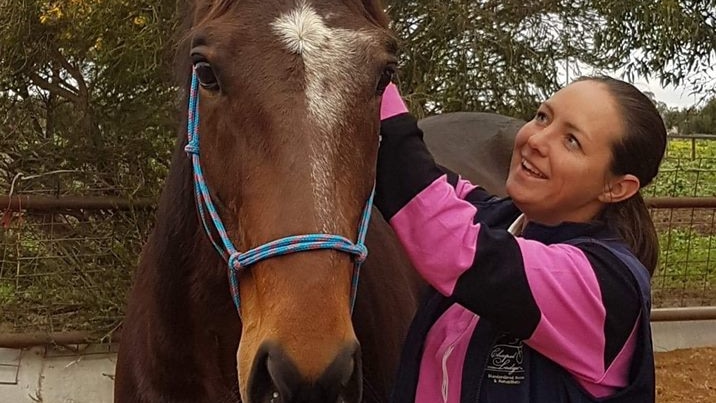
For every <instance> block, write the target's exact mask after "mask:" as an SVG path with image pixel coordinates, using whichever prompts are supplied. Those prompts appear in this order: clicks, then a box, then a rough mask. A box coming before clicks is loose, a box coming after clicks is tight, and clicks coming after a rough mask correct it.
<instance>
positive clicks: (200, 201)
mask: <svg viewBox="0 0 716 403" xmlns="http://www.w3.org/2000/svg"><path fill="white" fill-rule="evenodd" d="M187 126H188V127H187V136H188V143H187V145H186V147H185V148H184V151H186V152H187V153H188V154H190V155H191V161H192V165H193V167H194V195H195V197H196V205H197V206H198V209H199V216H200V217H201V222H202V225H203V226H204V231H205V232H206V234H207V236H208V237H209V240H210V241H211V243H212V245H214V248H215V249H216V250H217V252H219V254H220V255H221V256H222V257H223V258H224V260H226V262H227V264H228V275H229V284H230V286H231V296H232V297H233V299H234V305H236V310H237V312H239V315H241V309H240V308H241V301H240V299H239V279H238V274H239V272H240V271H241V270H244V269H248V268H249V266H251V265H252V264H254V263H256V262H259V261H261V260H264V259H267V258H270V257H274V256H281V255H287V254H289V253H295V252H303V251H308V250H317V249H336V250H339V251H341V252H345V253H349V254H352V255H355V257H354V264H355V266H354V269H353V278H352V281H351V312H353V308H354V306H355V300H356V293H357V291H358V278H359V276H360V267H361V264H362V263H363V262H364V261H365V259H366V257H367V256H368V249H367V248H366V246H365V236H366V233H367V232H368V223H369V222H370V212H371V208H372V206H373V195H374V194H375V189H374V190H373V192H371V195H370V197H369V198H368V201H367V202H366V204H365V207H364V209H363V214H362V217H361V222H360V228H359V230H358V241H357V242H356V243H355V244H354V243H353V242H351V240H349V239H347V238H345V237H342V236H339V235H331V234H307V235H295V236H288V237H285V238H281V239H277V240H275V241H272V242H269V243H266V244H263V245H261V246H258V247H256V248H254V249H251V250H249V251H247V252H239V251H238V250H236V248H235V247H234V245H233V243H232V242H231V240H230V239H229V236H228V234H227V233H226V228H225V227H224V224H223V223H222V222H221V218H220V217H219V214H218V213H217V211H216V207H214V203H213V202H212V201H211V196H210V195H209V188H208V187H207V185H206V180H205V179H204V174H203V172H202V170H201V163H200V161H199V131H198V128H199V79H198V78H197V76H196V72H194V73H193V75H192V79H191V92H190V94H189V117H188V124H187ZM206 211H208V212H209V215H210V216H211V221H212V223H213V225H214V228H215V229H216V232H217V233H218V234H219V237H220V238H221V243H222V244H223V249H222V247H221V245H219V243H218V242H216V240H215V239H214V237H213V236H212V234H211V230H210V229H209V224H208V222H207V220H206V214H205V213H206Z"/></svg>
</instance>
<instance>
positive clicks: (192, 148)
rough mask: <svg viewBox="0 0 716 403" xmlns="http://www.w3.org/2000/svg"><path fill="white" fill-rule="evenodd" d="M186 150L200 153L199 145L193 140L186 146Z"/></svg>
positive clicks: (190, 152)
mask: <svg viewBox="0 0 716 403" xmlns="http://www.w3.org/2000/svg"><path fill="white" fill-rule="evenodd" d="M184 152H186V153H187V154H194V155H199V145H198V144H195V143H194V142H191V143H189V144H187V145H186V146H185V147H184Z"/></svg>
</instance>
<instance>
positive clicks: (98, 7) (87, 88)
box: [0, 0, 176, 196]
mask: <svg viewBox="0 0 716 403" xmlns="http://www.w3.org/2000/svg"><path fill="white" fill-rule="evenodd" d="M174 11H175V10H174V4H173V3H169V2H166V1H165V2H160V3H157V2H147V1H139V2H127V1H126V0H109V1H108V0H102V1H99V0H64V1H39V0H31V1H24V0H23V1H20V0H3V1H2V2H0V15H3V22H4V23H3V24H0V108H2V111H3V114H2V116H6V118H5V121H4V122H3V123H4V124H3V125H0V149H1V150H3V152H4V153H5V154H6V156H5V158H0V168H1V169H0V173H4V176H5V178H2V179H4V181H3V182H6V186H7V184H9V182H10V181H9V178H10V177H11V176H12V175H13V174H14V173H16V172H23V173H25V174H42V173H44V172H48V171H53V170H58V169H66V170H75V171H79V172H81V173H80V174H76V175H73V176H71V177H70V176H63V177H62V178H52V180H51V181H50V182H44V183H43V181H42V180H39V181H35V182H34V183H33V185H34V186H35V187H36V188H37V187H43V186H44V187H52V188H56V187H60V188H61V192H70V191H75V192H80V193H81V192H82V190H83V189H85V190H87V189H91V188H103V189H113V190H111V191H110V193H117V192H119V193H121V194H124V195H133V196H134V195H136V196H155V195H156V193H157V189H159V188H160V187H161V186H160V184H161V180H162V179H163V177H164V175H165V174H166V165H167V159H168V154H169V150H170V149H171V145H172V144H173V139H174V127H175V123H174V116H175V115H176V114H175V107H174V99H175V97H176V95H175V92H176V89H175V88H174V87H172V85H171V74H170V72H171V63H172V60H171V59H172V58H171V54H172V52H171V46H170V40H171V38H172V32H173V31H174V29H175V26H176V23H175V19H176V17H175V16H174V14H175V13H174Z"/></svg>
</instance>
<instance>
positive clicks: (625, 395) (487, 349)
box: [392, 237, 655, 403]
mask: <svg viewBox="0 0 716 403" xmlns="http://www.w3.org/2000/svg"><path fill="white" fill-rule="evenodd" d="M584 242H589V243H598V244H600V245H603V246H604V247H606V248H608V249H609V250H610V251H611V252H612V253H613V254H614V255H615V256H616V257H618V258H619V259H620V260H621V261H622V262H624V264H625V265H626V266H627V267H628V268H629V270H630V271H631V273H632V275H633V277H634V279H635V280H636V282H637V284H638V285H639V289H640V291H641V304H642V314H641V316H640V324H639V331H638V332H639V334H638V336H637V344H636V348H635V350H634V355H633V358H632V363H631V368H630V375H629V385H628V386H627V387H625V388H624V389H621V390H620V391H618V392H617V393H615V394H613V395H611V396H609V397H607V398H602V399H595V398H593V397H591V396H590V394H589V393H587V392H586V391H585V390H584V389H583V388H582V387H581V386H580V385H579V383H578V382H577V381H576V380H575V379H574V377H573V376H572V375H571V374H569V373H568V372H567V371H566V370H564V369H563V368H562V367H560V366H559V365H557V364H556V363H554V362H553V361H551V360H550V359H548V358H547V357H545V356H543V355H542V354H540V353H538V352H536V351H534V350H532V349H531V348H530V347H529V346H527V345H524V344H522V343H521V342H520V341H518V340H515V339H514V338H511V337H510V336H509V335H506V334H504V333H503V332H501V331H500V330H499V329H497V328H496V327H495V326H493V325H492V324H491V323H490V322H489V321H487V320H484V319H480V322H479V323H478V325H477V327H476V328H475V331H474V333H473V335H472V338H471V340H470V344H469V347H468V350H467V355H466V357H465V364H464V368H463V373H462V389H461V390H462V392H461V397H460V402H461V403H522V402H524V403H527V402H535V403H541V402H543V403H547V402H548V403H560V402H565V403H566V402H570V403H572V402H613V403H652V402H654V401H655V375H654V353H653V347H652V339H651V323H650V320H649V318H650V312H651V292H650V289H651V288H650V281H649V275H648V273H647V271H646V269H645V268H644V267H643V265H642V264H641V263H640V262H639V261H638V260H637V259H636V258H635V257H634V255H633V254H632V253H630V252H629V251H628V249H627V248H626V246H625V245H624V244H622V243H621V242H613V241H606V240H597V239H594V238H583V237H582V238H576V239H573V240H571V241H569V242H568V243H570V244H573V245H577V244H580V243H584ZM454 303H455V301H453V300H452V299H450V298H446V297H444V296H442V295H441V294H439V293H438V292H436V291H435V290H431V295H429V297H428V298H427V299H426V301H425V303H424V305H423V306H422V307H421V309H420V311H419V312H418V315H417V316H416V318H415V319H414V321H413V323H412V324H411V327H410V330H409V332H408V336H407V338H406V342H405V345H404V348H403V354H402V357H401V363H400V368H399V371H398V375H397V377H396V384H395V388H394V390H393V394H392V402H394V403H413V402H414V401H415V393H416V389H417V385H418V375H419V374H418V371H419V368H420V362H421V358H422V350H423V343H424V340H425V338H426V337H427V334H428V331H429V330H430V328H431V327H432V325H433V324H434V323H435V321H437V320H438V318H439V317H440V316H441V315H442V314H443V313H444V312H445V310H447V309H448V308H449V307H450V306H452V305H453V304H454ZM495 346H499V348H500V349H501V350H504V352H505V354H504V357H507V358H506V360H509V359H511V358H512V359H514V357H515V356H516V355H517V354H519V365H514V366H510V363H509V362H497V363H496V362H494V359H495V358H494V354H493V355H492V356H491V354H490V353H491V352H492V351H493V348H494V347H495ZM498 367H499V368H498ZM506 369H507V370H506Z"/></svg>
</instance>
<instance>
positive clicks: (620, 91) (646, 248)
mask: <svg viewBox="0 0 716 403" xmlns="http://www.w3.org/2000/svg"><path fill="white" fill-rule="evenodd" d="M577 81H593V82H597V83H601V84H603V85H604V86H605V87H606V88H607V91H609V93H610V94H611V95H612V97H613V98H614V100H615V102H616V104H617V107H618V109H619V112H620V113H621V115H622V122H623V125H622V127H623V128H624V135H623V136H622V138H621V141H619V142H617V143H616V144H614V146H613V149H612V166H611V172H612V173H613V174H615V175H625V174H631V175H634V176H636V177H637V178H638V179H639V183H640V185H641V187H642V188H643V187H644V186H646V185H648V184H650V183H651V182H652V181H653V179H654V177H655V176H656V174H657V173H658V171H659V165H660V164H661V160H662V159H663V158H664V152H665V151H666V141H667V139H666V126H665V125H664V120H663V119H662V118H661V115H660V114H659V111H658V110H657V109H656V106H655V105H654V103H653V102H652V101H651V100H650V99H649V98H648V97H647V96H646V95H644V94H643V93H642V92H641V91H639V90H638V89H637V88H636V87H634V86H633V85H631V84H629V83H626V82H624V81H621V80H617V79H614V78H611V77H606V76H596V77H582V78H579V79H577ZM601 218H602V219H603V220H604V221H605V222H606V223H607V224H608V225H611V226H613V227H614V228H615V229H616V230H617V232H618V233H619V234H620V235H621V237H622V238H624V241H626V242H627V244H628V245H629V246H630V247H631V249H632V251H633V252H634V254H635V255H636V257H637V258H638V259H639V261H641V263H642V264H643V265H644V266H645V267H646V269H647V270H648V271H649V274H650V275H651V274H653V273H654V270H655V269H656V264H657V260H658V256H659V240H658V237H657V234H656V228H655V227H654V222H653V221H652V219H651V215H650V214H649V210H648V208H647V207H646V203H645V202H644V199H643V197H642V195H641V192H637V193H636V194H635V195H634V196H632V197H630V198H629V199H626V200H624V201H621V202H618V203H611V204H608V205H607V206H606V208H605V209H604V211H603V212H602V216H601Z"/></svg>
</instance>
